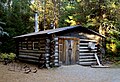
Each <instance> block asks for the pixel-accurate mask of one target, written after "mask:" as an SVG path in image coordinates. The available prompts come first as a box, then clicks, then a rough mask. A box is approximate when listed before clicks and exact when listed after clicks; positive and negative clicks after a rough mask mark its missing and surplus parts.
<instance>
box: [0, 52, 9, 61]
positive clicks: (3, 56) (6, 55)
mask: <svg viewBox="0 0 120 82" xmlns="http://www.w3.org/2000/svg"><path fill="white" fill-rule="evenodd" d="M0 58H1V59H3V60H4V59H5V58H8V54H7V53H1V56H0Z"/></svg>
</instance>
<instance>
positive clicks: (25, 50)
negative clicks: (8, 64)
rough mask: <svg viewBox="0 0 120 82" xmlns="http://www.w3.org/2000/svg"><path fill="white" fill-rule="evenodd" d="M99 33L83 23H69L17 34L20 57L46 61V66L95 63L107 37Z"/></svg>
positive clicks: (37, 61)
mask: <svg viewBox="0 0 120 82" xmlns="http://www.w3.org/2000/svg"><path fill="white" fill-rule="evenodd" d="M104 38H105V37H104V36H103V35H100V34H99V33H97V32H95V31H93V30H91V29H88V28H85V27H82V26H81V25H77V26H68V27H63V28H56V29H50V30H45V31H39V32H33V33H29V34H24V35H20V36H16V37H14V39H15V41H16V51H17V58H18V59H19V60H22V61H29V62H36V63H38V64H39V63H42V64H43V65H44V66H45V67H57V66H61V65H73V64H79V65H94V64H96V59H95V56H94V54H97V55H99V53H98V47H97V45H98V44H101V43H102V41H103V40H104Z"/></svg>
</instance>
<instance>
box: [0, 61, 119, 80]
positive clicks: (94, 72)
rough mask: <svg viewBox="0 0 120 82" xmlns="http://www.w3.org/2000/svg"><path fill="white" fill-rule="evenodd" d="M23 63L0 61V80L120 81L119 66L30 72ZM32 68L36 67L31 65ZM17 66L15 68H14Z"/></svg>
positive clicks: (69, 67) (65, 67)
mask: <svg viewBox="0 0 120 82" xmlns="http://www.w3.org/2000/svg"><path fill="white" fill-rule="evenodd" d="M21 66H23V64H22V65H21V64H18V63H17V64H14V65H12V64H11V65H3V64H2V63H0V82H120V69H119V68H91V67H84V66H80V65H71V66H61V67H58V68H51V69H37V72H36V73H33V72H32V71H31V72H30V73H28V74H25V73H24V70H23V69H21ZM29 66H30V67H31V70H32V69H34V68H36V66H34V65H29ZM14 67H15V68H14Z"/></svg>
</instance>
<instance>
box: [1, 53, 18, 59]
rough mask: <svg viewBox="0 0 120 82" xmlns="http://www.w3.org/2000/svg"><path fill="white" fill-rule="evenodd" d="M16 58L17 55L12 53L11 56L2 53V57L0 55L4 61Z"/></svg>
mask: <svg viewBox="0 0 120 82" xmlns="http://www.w3.org/2000/svg"><path fill="white" fill-rule="evenodd" d="M15 57H16V54H14V53H10V54H7V53H1V55H0V58H1V59H2V60H4V59H9V60H14V59H15Z"/></svg>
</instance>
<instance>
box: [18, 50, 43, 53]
mask: <svg viewBox="0 0 120 82" xmlns="http://www.w3.org/2000/svg"><path fill="white" fill-rule="evenodd" d="M19 52H26V53H27V52H29V53H45V51H40V50H19Z"/></svg>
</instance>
